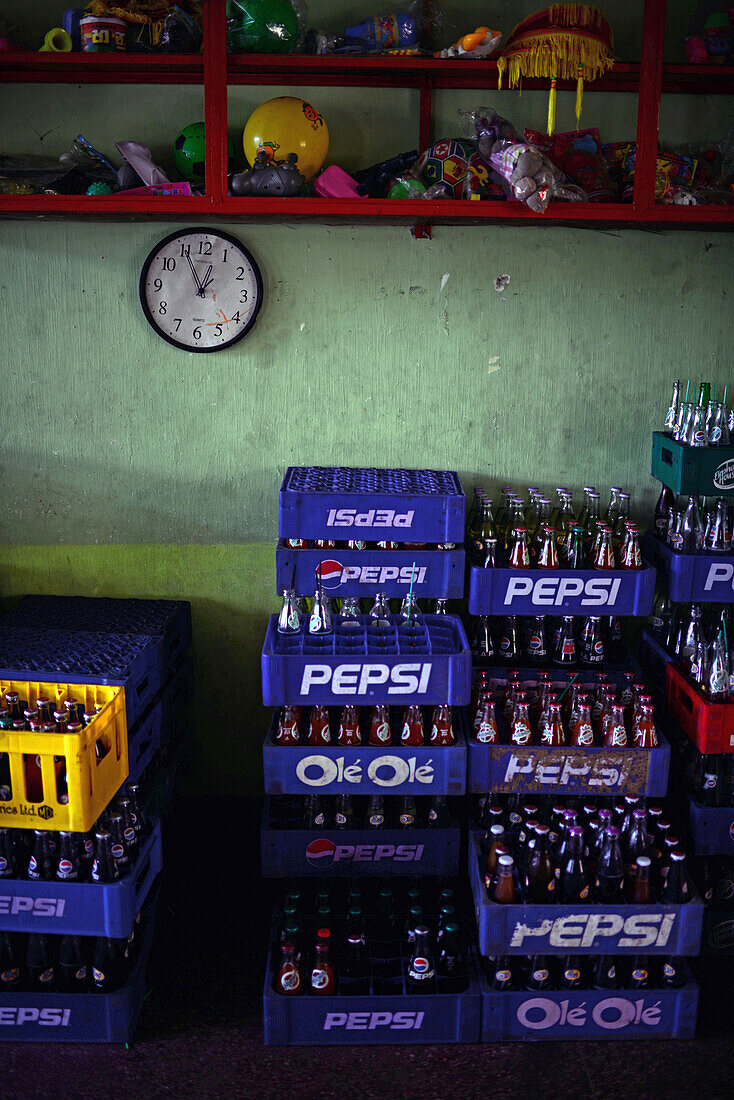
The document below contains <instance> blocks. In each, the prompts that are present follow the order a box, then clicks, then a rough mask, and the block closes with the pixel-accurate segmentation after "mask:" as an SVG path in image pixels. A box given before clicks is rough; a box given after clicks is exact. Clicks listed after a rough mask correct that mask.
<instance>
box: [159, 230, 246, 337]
mask: <svg viewBox="0 0 734 1100" xmlns="http://www.w3.org/2000/svg"><path fill="white" fill-rule="evenodd" d="M262 300H263V282H262V276H261V274H260V269H259V267H258V266H257V264H256V262H255V260H254V259H253V257H252V256H251V255H250V253H249V252H248V250H247V249H246V248H245V246H244V245H243V244H242V243H241V242H240V241H238V240H237V239H236V237H232V236H230V235H229V233H223V232H222V231H221V230H219V229H201V228H197V229H182V230H179V231H178V232H177V233H171V234H169V236H168V237H164V238H163V240H162V241H159V242H158V244H157V245H156V246H155V248H154V249H153V250H152V251H151V252H150V254H149V255H148V258H147V259H146V261H145V263H144V264H143V270H142V271H141V273H140V302H141V305H142V307H143V312H144V313H145V316H146V317H147V319H148V323H149V324H150V325H152V327H153V329H154V331H155V332H157V333H158V335H159V336H162V337H163V339H164V340H167V341H168V343H169V344H173V346H174V347H177V348H183V349H184V350H185V351H207V352H208V351H221V350H222V349H223V348H228V347H231V345H232V344H235V343H236V342H237V341H238V340H241V339H242V337H243V336H246V335H247V333H248V332H249V331H250V329H251V328H252V326H253V325H254V324H255V321H256V320H257V315H258V313H259V311H260V306H261V305H262Z"/></svg>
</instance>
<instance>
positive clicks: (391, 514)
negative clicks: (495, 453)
mask: <svg viewBox="0 0 734 1100" xmlns="http://www.w3.org/2000/svg"><path fill="white" fill-rule="evenodd" d="M465 503H466V502H465V498H464V490H463V489H462V487H461V482H460V481H459V478H458V476H457V474H455V473H452V472H451V471H450V470H378V469H361V468H353V467H346V466H290V467H289V468H288V469H287V470H286V474H285V477H284V478H283V484H282V486H281V489H280V496H279V500H278V535H279V536H280V538H285V539H288V538H302V539H323V538H332V539H334V540H336V541H340V542H341V541H345V540H347V539H349V538H353V537H355V536H356V537H357V538H362V539H365V540H366V541H368V542H379V541H380V540H382V539H392V540H393V541H396V542H434V543H439V542H455V543H463V541H464V511H465Z"/></svg>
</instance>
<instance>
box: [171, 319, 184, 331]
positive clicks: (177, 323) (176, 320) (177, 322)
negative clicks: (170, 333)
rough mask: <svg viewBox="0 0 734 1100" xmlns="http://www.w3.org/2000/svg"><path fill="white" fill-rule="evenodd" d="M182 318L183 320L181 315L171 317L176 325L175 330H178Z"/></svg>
mask: <svg viewBox="0 0 734 1100" xmlns="http://www.w3.org/2000/svg"><path fill="white" fill-rule="evenodd" d="M182 320H183V318H182V317H174V318H173V323H174V325H175V326H176V332H178V330H179V329H180V328H181V321H182Z"/></svg>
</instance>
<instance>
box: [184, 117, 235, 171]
mask: <svg viewBox="0 0 734 1100" xmlns="http://www.w3.org/2000/svg"><path fill="white" fill-rule="evenodd" d="M205 154H206V142H205V140H204V123H203V122H190V123H189V125H188V126H184V128H183V130H182V131H181V133H180V134H179V135H178V137H177V138H176V140H175V141H174V143H173V163H174V164H175V165H176V171H177V172H179V173H180V176H181V179H182V180H188V181H189V183H203V182H204V178H205V171H206V169H205ZM234 170H235V160H234V143H233V141H232V139H231V138H228V139H227V172H228V173H232V172H234Z"/></svg>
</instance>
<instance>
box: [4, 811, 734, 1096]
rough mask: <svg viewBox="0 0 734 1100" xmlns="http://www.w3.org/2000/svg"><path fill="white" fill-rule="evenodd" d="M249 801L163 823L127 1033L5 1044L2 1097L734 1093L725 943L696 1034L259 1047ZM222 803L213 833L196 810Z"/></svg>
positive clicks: (260, 928)
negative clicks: (118, 1041)
mask: <svg viewBox="0 0 734 1100" xmlns="http://www.w3.org/2000/svg"><path fill="white" fill-rule="evenodd" d="M259 809H260V807H259V806H258V805H256V804H255V803H243V804H242V805H238V806H222V805H221V804H220V803H217V802H214V801H210V802H207V803H206V804H202V803H201V802H198V801H191V802H188V803H185V804H179V806H178V808H177V812H176V815H175V817H174V819H173V822H172V823H169V827H168V829H167V836H166V842H167V847H166V864H167V867H168V874H167V876H166V881H165V884H164V892H163V895H162V900H161V904H160V907H159V915H158V924H157V932H156V943H155V950H154V960H153V965H152V968H151V984H152V992H151V994H150V996H149V997H148V999H147V1000H146V1002H145V1005H144V1008H143V1013H142V1016H141V1019H140V1024H139V1026H138V1030H137V1034H136V1038H135V1043H134V1044H133V1045H132V1046H131V1048H130V1049H129V1050H125V1049H124V1048H123V1047H111V1046H83V1045H70V1044H69V1045H65V1044H63V1045H55V1044H44V1045H40V1044H21V1043H12V1044H11V1043H2V1044H0V1097H1V1098H2V1100H21V1098H22V1100H46V1098H48V1100H109V1098H112V1097H114V1098H119V1100H136V1098H138V1097H149V1096H158V1097H173V1098H176V1100H183V1098H189V1097H190V1098H196V1100H220V1098H226V1100H230V1098H232V1100H235V1098H239V1097H250V1096H253V1097H258V1098H259V1097H267V1098H272V1100H276V1098H277V1100H280V1098H284V1100H285V1098H291V1097H292V1098H293V1100H301V1098H303V1100H308V1098H310V1097H314V1098H319V1100H329V1098H332V1097H334V1098H337V1097H338V1098H339V1100H351V1098H365V1100H367V1098H373V1097H374V1098H382V1100H392V1098H393V1097H396V1098H406V1100H407V1098H413V1097H415V1098H416V1100H433V1098H436V1100H438V1098H440V1100H448V1098H451V1097H461V1098H464V1097H467V1098H469V1097H471V1098H473V1097H477V1098H478V1097H482V1098H484V1097H497V1098H500V1100H501V1098H505V1097H507V1098H509V1097H513V1098H514V1097H522V1098H523V1100H525V1098H529V1100H535V1098H538V1100H541V1098H543V1100H545V1098H553V1097H561V1096H562V1097H563V1098H564V1100H582V1098H583V1100H598V1098H602V1097H604V1098H607V1097H609V1098H617V1097H619V1098H620V1100H621V1098H625V1100H627V1098H630V1100H647V1098H653V1097H656V1098H659V1097H677V1096H680V1097H683V1096H688V1097H692V1098H693V1100H699V1098H700V1100H703V1098H707V1100H717V1098H719V1097H731V1096H734V1059H733V1055H734V1039H733V1038H732V1032H733V1030H734V1003H733V1001H734V999H733V998H732V989H733V985H732V979H733V978H734V957H733V958H732V959H731V960H730V959H723V960H722V959H719V960H700V961H699V962H698V963H697V977H698V978H699V980H700V981H701V982H702V984H703V988H702V997H701V1010H700V1014H699V1028H698V1035H699V1038H697V1039H696V1040H695V1041H693V1042H676V1041H660V1042H648V1043H641V1042H613V1041H612V1042H606V1043H601V1042H586V1043H585V1042H578V1043H525V1044H519V1043H503V1044H495V1045H486V1046H432V1047H420V1046H416V1047H372V1048H367V1049H365V1048H355V1047H343V1048H339V1047H327V1048H324V1049H320V1050H319V1049H315V1048H312V1047H266V1046H264V1045H263V1034H262V1026H261V992H262V980H263V969H264V961H263V960H264V952H265V943H266V932H267V927H268V923H269V915H270V914H269V910H270V893H271V886H270V885H269V884H267V883H266V884H263V883H262V882H260V881H259V880H258V878H257V872H256V870H255V868H256V867H257V852H258V834H257V829H258V825H259ZM214 814H218V815H219V820H220V822H221V828H220V829H219V830H218V835H219V842H218V843H217V844H215V845H211V844H209V843H208V842H205V841H204V839H203V836H204V834H203V833H202V829H201V825H200V823H201V821H202V820H203V818H204V816H206V819H207V820H212V816H213V815H214Z"/></svg>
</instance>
